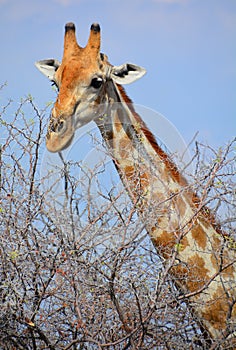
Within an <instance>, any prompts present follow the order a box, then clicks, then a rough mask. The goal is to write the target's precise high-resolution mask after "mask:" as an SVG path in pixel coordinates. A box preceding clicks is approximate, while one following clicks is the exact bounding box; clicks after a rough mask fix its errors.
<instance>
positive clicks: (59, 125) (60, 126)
mask: <svg viewBox="0 0 236 350" xmlns="http://www.w3.org/2000/svg"><path fill="white" fill-rule="evenodd" d="M64 125H65V121H64V120H60V121H59V123H58V125H57V132H61V131H62V130H63V128H64Z"/></svg>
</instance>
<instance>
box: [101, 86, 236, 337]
mask: <svg viewBox="0 0 236 350" xmlns="http://www.w3.org/2000/svg"><path fill="white" fill-rule="evenodd" d="M109 84H110V86H108V88H107V92H106V94H107V96H106V98H107V101H108V102H107V108H106V111H105V113H104V115H103V117H102V118H100V119H99V120H97V121H96V123H97V125H98V127H99V129H100V132H101V134H102V136H103V138H104V139H105V141H106V144H107V146H108V149H109V150H110V152H111V156H112V159H113V161H114V164H115V166H116V168H117V170H118V172H119V174H120V177H121V179H122V182H123V184H124V186H125V188H126V189H127V191H128V193H129V195H130V197H131V199H132V201H133V204H134V205H135V208H136V209H137V212H138V213H139V215H140V218H141V220H143V221H144V222H145V225H146V229H147V231H148V233H149V234H150V236H151V238H152V241H153V243H154V245H155V247H156V248H157V251H158V253H159V254H160V255H161V256H162V257H163V258H164V259H166V260H167V261H170V260H171V261H172V266H171V267H170V273H171V274H172V276H173V278H174V281H175V283H176V285H177V286H178V287H179V289H180V290H181V291H182V292H184V293H190V295H191V298H190V299H189V300H188V301H190V304H191V306H192V309H193V310H194V312H195V314H196V316H197V317H198V320H201V321H199V322H200V323H201V326H203V328H204V329H205V330H206V331H207V332H208V333H210V335H211V336H212V337H214V338H220V337H225V335H227V334H230V333H232V332H233V330H232V329H233V328H232V327H231V328H230V326H229V324H231V323H233V322H236V321H235V318H236V306H235V304H233V302H234V300H235V298H236V282H235V281H236V268H235V264H233V262H235V254H234V253H233V252H232V251H230V250H229V249H228V248H227V247H226V244H225V242H224V239H223V237H222V236H221V234H219V231H218V232H217V230H216V227H215V226H214V225H213V223H212V222H211V221H212V217H211V215H209V213H208V214H206V213H205V212H204V211H203V210H201V208H200V206H199V203H198V202H199V200H198V198H197V196H196V195H195V194H194V193H193V192H192V190H191V189H190V186H189V185H188V183H187V181H186V180H185V178H184V177H183V176H182V175H181V174H180V172H179V171H178V169H177V167H176V166H175V164H174V163H173V162H172V161H171V159H170V158H169V156H168V155H167V154H166V153H165V152H164V151H163V150H162V149H161V147H160V146H159V145H158V144H157V142H156V140H155V138H154V136H153V134H152V133H151V132H150V130H149V129H148V128H147V127H146V125H145V123H144V122H143V121H142V119H141V118H140V116H139V115H138V114H137V113H136V112H135V110H134V107H133V105H132V102H131V100H130V99H129V98H128V97H127V95H126V93H125V91H124V89H123V88H122V87H121V86H119V85H115V84H113V83H112V82H110V83H109ZM227 266H228V267H227ZM222 271H224V272H223V273H221V272H222ZM201 291H203V293H201ZM217 298H218V299H217ZM233 320H234V321H233ZM227 332H228V333H227Z"/></svg>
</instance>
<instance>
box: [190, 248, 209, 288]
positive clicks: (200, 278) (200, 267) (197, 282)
mask: <svg viewBox="0 0 236 350" xmlns="http://www.w3.org/2000/svg"><path fill="white" fill-rule="evenodd" d="M187 263H188V266H189V269H190V270H191V273H190V274H189V277H188V281H186V285H187V287H188V290H189V291H190V292H194V291H197V290H198V289H200V288H202V287H203V286H204V285H205V284H206V282H207V281H209V279H210V277H209V275H208V273H209V272H210V271H209V270H208V269H207V268H206V266H205V261H204V259H203V258H202V257H201V256H200V255H198V254H197V253H195V254H194V255H193V256H191V257H190V258H188V261H187Z"/></svg>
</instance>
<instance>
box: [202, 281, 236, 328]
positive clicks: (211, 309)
mask: <svg viewBox="0 0 236 350" xmlns="http://www.w3.org/2000/svg"><path fill="white" fill-rule="evenodd" d="M232 304H233V301H232V299H231V298H228V297H227V295H226V294H225V291H224V289H223V288H222V287H221V286H219V287H218V288H217V290H216V292H215V293H214V294H213V296H212V299H211V300H210V301H208V302H207V303H206V304H205V305H204V306H203V310H202V315H203V317H204V318H205V319H206V320H207V321H209V322H210V323H211V325H212V327H213V328H215V329H217V330H222V331H223V330H224V329H225V328H226V322H227V316H228V317H229V316H230V309H231V307H232ZM235 318H236V304H234V306H233V308H232V312H231V317H230V319H231V320H235Z"/></svg>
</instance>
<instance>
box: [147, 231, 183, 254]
mask: <svg viewBox="0 0 236 350" xmlns="http://www.w3.org/2000/svg"><path fill="white" fill-rule="evenodd" d="M156 230H158V229H157V228H156V227H153V228H152V230H151V231H152V237H153V241H154V244H155V246H156V247H157V249H158V252H159V253H160V254H161V255H162V256H163V257H164V258H170V257H171V255H172V254H173V251H174V250H175V251H176V250H177V251H178V253H181V251H183V250H184V249H185V248H186V247H188V246H189V241H188V238H187V237H186V236H184V237H182V238H181V239H179V238H178V237H177V235H176V233H175V232H173V231H169V232H168V231H162V233H161V234H160V235H158V236H156V235H155V231H156Z"/></svg>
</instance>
